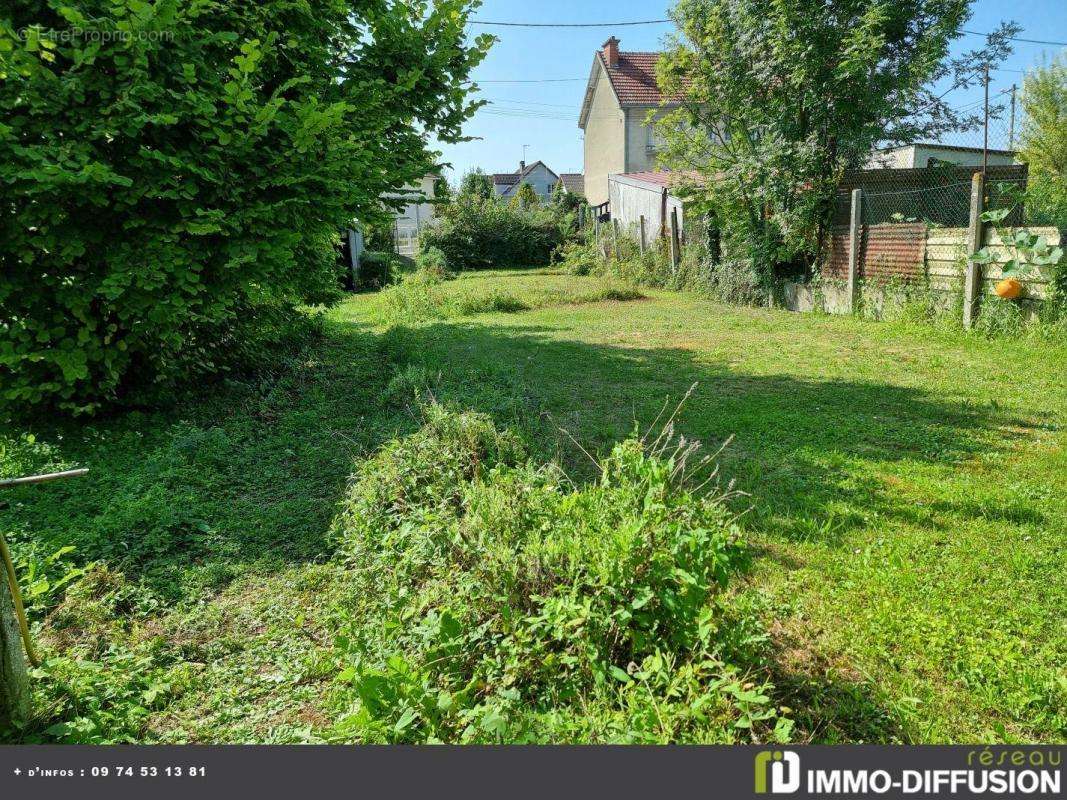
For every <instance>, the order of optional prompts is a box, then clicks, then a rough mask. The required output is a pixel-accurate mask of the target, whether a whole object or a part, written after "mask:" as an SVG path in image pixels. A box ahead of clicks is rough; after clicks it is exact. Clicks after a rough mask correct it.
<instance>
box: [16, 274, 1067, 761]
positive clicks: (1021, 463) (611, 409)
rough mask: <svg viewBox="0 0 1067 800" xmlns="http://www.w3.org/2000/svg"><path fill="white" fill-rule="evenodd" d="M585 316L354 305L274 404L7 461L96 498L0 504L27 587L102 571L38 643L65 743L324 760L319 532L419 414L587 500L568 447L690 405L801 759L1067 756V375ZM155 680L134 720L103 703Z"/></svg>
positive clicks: (634, 317)
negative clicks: (945, 753)
mask: <svg viewBox="0 0 1067 800" xmlns="http://www.w3.org/2000/svg"><path fill="white" fill-rule="evenodd" d="M593 287H594V279H592V278H573V277H569V276H561V275H531V274H522V273H495V274H488V275H476V276H463V277H462V278H460V279H459V280H457V281H454V282H451V283H450V284H449V291H455V292H474V293H477V292H487V291H495V290H498V289H499V290H501V291H506V292H508V293H509V294H512V295H514V296H517V297H520V298H527V305H529V306H531V307H534V308H535V310H532V311H527V312H523V313H515V314H493V315H483V316H475V317H470V318H463V319H458V320H449V321H437V322H428V323H423V324H416V323H409V324H405V325H402V326H396V327H393V328H392V329H391V330H386V328H385V326H384V325H383V324H382V318H381V312H382V308H381V303H380V298H379V297H378V296H376V295H365V296H357V297H353V298H351V299H349V300H348V301H347V302H346V303H345V304H344V305H342V306H341V307H340V308H338V309H336V310H335V311H333V312H331V315H330V318H331V320H330V324H329V326H328V334H327V336H326V337H325V338H324V339H323V341H322V342H321V343H319V344H318V345H316V346H315V347H314V348H313V350H312V351H311V352H310V353H308V354H307V355H306V357H304V358H303V359H301V360H299V361H298V362H296V363H293V364H291V365H290V366H289V367H288V368H287V369H285V370H284V371H282V372H280V373H279V374H278V375H276V376H275V377H274V378H272V379H270V380H266V381H264V382H263V383H262V384H258V385H250V386H240V385H239V386H231V387H229V388H226V389H223V390H218V391H213V392H212V393H210V394H209V395H208V396H207V397H205V398H201V399H198V400H196V401H192V400H189V401H183V402H182V403H181V404H180V405H179V408H178V410H177V413H176V412H175V410H174V409H171V410H167V411H159V412H153V413H134V414H124V415H122V416H120V417H117V418H114V419H111V420H106V421H99V422H94V423H93V424H92V425H91V426H83V427H77V426H70V425H67V426H60V427H55V426H52V427H39V428H38V429H36V430H34V431H32V433H33V434H34V440H33V441H32V442H31V441H30V440H29V439H28V438H27V436H26V434H27V432H25V431H9V432H6V434H5V436H4V439H3V450H0V472H2V473H3V474H5V475H6V474H14V473H16V472H19V471H25V470H28V469H31V468H42V467H47V466H55V465H65V464H72V463H78V464H84V465H86V466H89V467H90V468H91V469H92V470H93V475H92V477H91V478H90V479H88V480H87V481H86V482H84V483H83V484H79V485H77V486H75V485H74V484H66V485H55V486H49V487H36V488H35V489H25V490H19V491H18V492H12V493H9V494H8V495H7V496H6V500H7V501H8V505H7V506H6V507H2V508H0V525H3V528H4V530H5V531H9V532H11V533H12V534H13V538H14V539H15V541H16V546H17V548H18V549H19V551H20V552H21V553H22V554H23V559H24V560H27V561H34V562H35V563H37V562H38V561H42V559H43V556H45V555H47V554H48V553H49V552H51V551H52V550H53V549H55V548H57V547H58V546H60V545H68V544H69V545H73V546H74V547H75V548H76V550H75V552H74V553H73V554H69V555H67V556H64V559H68V560H71V559H72V560H74V561H75V562H76V563H81V562H84V561H88V560H100V561H103V562H104V563H106V564H110V565H111V566H112V568H113V573H112V574H110V575H108V576H105V577H99V576H98V577H97V579H96V580H97V586H96V589H85V590H84V591H86V592H88V595H87V596H86V597H82V598H78V599H76V600H75V601H72V600H70V599H68V601H67V602H66V603H63V604H61V605H60V606H59V608H58V609H57V610H56V611H54V612H52V614H51V616H50V617H49V618H48V620H47V621H46V622H44V623H43V625H39V635H41V636H42V637H43V638H44V641H45V644H46V649H49V650H50V651H51V652H53V653H60V652H64V651H65V650H66V651H70V652H77V653H78V654H80V655H81V656H83V658H82V660H83V661H87V662H88V663H91V664H95V665H98V667H93V668H92V669H90V668H85V667H77V666H72V665H70V664H67V663H66V662H65V661H62V660H60V661H62V663H60V662H59V661H57V663H56V665H55V666H53V667H52V668H51V671H50V672H48V673H47V674H46V675H43V676H42V677H41V679H40V686H41V687H42V688H41V689H40V692H41V698H40V701H41V703H42V705H45V706H47V708H48V713H49V714H51V715H53V716H54V717H56V718H61V719H68V720H69V719H75V720H78V719H89V720H101V719H108V720H110V723H109V724H111V725H112V728H113V730H117V731H119V732H120V733H119V738H122V737H123V736H125V737H127V738H140V739H146V738H147V739H150V740H158V741H188V740H195V741H303V740H316V739H318V738H319V737H321V736H322V735H324V732H328V731H329V730H330V725H331V722H332V721H333V720H334V719H335V718H336V717H337V715H338V714H340V713H341V712H342V711H343V710H344V707H345V703H346V702H348V700H347V699H346V695H345V692H344V690H343V687H341V686H339V685H338V684H337V681H336V675H337V671H338V669H337V664H336V663H335V662H334V661H333V660H332V657H331V645H332V640H333V637H334V636H336V635H338V633H339V632H343V628H344V618H345V608H346V603H347V601H346V581H345V576H344V573H343V571H342V570H339V569H338V568H337V567H335V566H334V565H333V564H332V563H331V562H330V553H331V543H330V539H329V535H328V528H329V523H330V519H331V518H332V515H333V513H334V510H335V504H336V501H337V499H338V498H339V496H340V493H341V491H342V490H343V487H344V484H345V480H346V477H347V475H348V474H350V473H351V472H352V470H353V465H354V464H355V463H356V461H357V460H358V459H360V458H362V457H365V456H366V455H367V454H368V453H371V452H373V451H374V450H375V449H376V448H377V447H378V446H379V445H380V444H381V443H382V442H384V441H386V440H387V439H388V438H390V437H391V436H393V435H395V434H397V433H398V432H403V431H407V430H411V429H412V428H413V427H414V425H415V424H416V423H415V420H414V419H413V418H412V416H411V415H410V413H409V411H408V410H407V408H406V407H405V404H404V403H403V402H402V400H403V397H405V396H406V395H405V393H404V390H405V388H406V387H409V385H410V384H411V383H413V382H414V383H418V384H429V385H430V386H431V387H432V390H433V391H434V393H435V395H436V396H438V397H439V398H440V399H442V400H444V401H445V402H448V403H451V404H455V405H456V406H460V407H464V408H473V409H477V410H480V411H485V412H488V413H490V414H492V415H493V416H494V418H496V420H497V422H498V423H500V424H503V425H512V426H515V427H517V428H520V429H522V430H524V431H526V432H527V434H528V435H529V437H530V438H531V440H532V442H533V443H534V447H535V450H536V451H537V452H538V454H539V455H540V456H542V457H544V458H550V457H557V456H558V457H560V458H561V459H562V460H563V461H564V463H565V464H567V465H568V469H569V470H571V471H572V473H574V474H576V475H588V474H590V472H591V467H590V466H589V465H588V463H587V462H586V461H585V457H584V455H582V454H581V453H580V452H579V451H578V450H577V448H576V447H575V446H574V445H573V444H572V443H571V441H570V439H569V436H568V435H565V434H563V433H562V432H561V430H560V429H561V428H562V429H566V430H567V431H568V432H569V434H570V435H573V436H574V437H575V438H576V439H578V440H579V441H581V442H582V443H583V444H584V445H585V446H586V447H587V449H589V450H590V451H591V452H593V453H594V454H596V453H598V452H604V451H605V450H606V449H607V448H608V447H609V446H610V444H611V443H612V442H613V441H615V440H616V439H618V438H621V437H623V436H625V435H626V434H627V433H629V432H630V430H631V429H632V428H633V426H634V424H635V421H636V422H645V423H648V422H650V421H651V420H652V419H653V418H655V417H656V415H657V414H658V413H659V411H660V409H661V407H662V406H663V403H664V398H665V397H666V396H668V395H669V396H671V397H674V398H679V397H681V396H682V395H683V394H684V393H685V392H686V391H687V389H688V388H689V387H690V386H691V385H692V384H694V383H696V384H697V389H696V390H695V392H694V394H693V396H692V397H691V399H690V401H689V402H688V404H687V405H686V407H685V408H684V409H683V411H682V413H681V415H680V418H679V426H680V429H681V430H682V432H684V433H685V434H686V435H687V436H691V437H694V438H698V439H701V440H702V441H704V442H705V443H706V444H707V445H708V446H712V447H717V446H718V445H719V444H720V443H722V442H723V441H725V439H726V438H727V437H728V436H731V435H732V436H734V440H733V443H732V444H731V446H730V447H729V448H728V450H727V452H726V454H725V461H724V471H725V472H726V474H727V475H729V476H732V477H734V478H735V479H736V480H737V482H738V485H739V486H740V488H742V489H743V490H745V491H746V492H748V493H749V494H750V498H749V502H750V503H751V505H752V511H751V512H750V513H749V514H748V515H747V516H746V518H745V520H746V522H745V524H746V526H747V528H748V530H749V531H750V533H751V536H752V538H753V542H754V546H755V548H756V551H757V558H756V559H755V561H754V567H753V570H752V572H751V573H750V574H749V575H747V576H746V577H745V579H744V581H743V585H742V586H741V587H740V589H739V602H741V603H743V604H746V605H747V606H748V607H750V608H751V609H752V610H753V612H754V613H755V614H757V615H758V616H759V617H760V618H761V619H762V620H763V621H764V625H765V629H766V634H765V635H764V634H760V633H759V632H758V631H754V637H755V640H754V641H753V642H751V646H752V648H753V649H756V650H759V651H760V652H762V653H763V654H764V656H765V658H766V659H767V660H768V663H769V665H770V666H769V669H770V671H771V673H772V675H773V679H774V681H775V683H776V685H777V686H778V687H779V688H778V691H779V693H780V698H779V699H780V701H781V702H783V703H786V704H787V705H789V706H790V707H791V708H793V709H794V715H795V717H796V719H797V721H798V735H799V736H801V737H802V738H806V739H811V740H816V741H830V742H833V741H860V740H863V741H870V740H878V741H949V740H953V741H974V740H1014V739H1018V740H1025V741H1032V740H1040V741H1062V740H1063V739H1064V738H1065V736H1067V731H1065V724H1067V715H1065V711H1064V709H1065V707H1067V676H1065V673H1064V667H1063V664H1064V663H1067V629H1065V618H1064V614H1063V609H1064V608H1067V581H1065V579H1064V573H1063V568H1062V567H1063V561H1064V546H1065V544H1067V452H1065V445H1067V435H1065V433H1064V431H1065V426H1067V347H1065V346H1064V345H1062V344H1059V345H1051V344H1049V343H1038V342H1003V341H989V340H985V339H981V338H978V337H969V336H963V335H960V334H953V333H945V332H937V331H933V330H931V329H916V328H912V329H907V328H904V327H901V326H897V325H893V324H888V323H872V322H867V321H862V320H857V319H850V318H837V317H827V316H821V315H797V314H790V313H787V312H782V311H776V310H767V309H747V308H733V307H724V306H719V305H716V304H713V303H710V302H709V301H707V300H704V299H701V298H698V297H695V296H691V295H684V294H674V293H655V292H650V293H648V294H649V297H648V298H647V299H642V300H634V301H629V302H605V303H588V302H585V303H577V302H571V301H570V300H569V298H571V299H574V298H579V299H580V298H582V297H586V296H589V295H590V292H591V289H592V288H593ZM545 298H548V299H547V300H546V299H545ZM549 301H551V302H549ZM546 303H547V305H546ZM538 306H541V307H538ZM383 360H384V361H385V362H386V363H385V364H384V366H383ZM397 371H399V373H400V376H401V377H400V378H398V379H393V376H394V373H396V372H397ZM391 380H392V385H390V381H391ZM31 542H36V543H37V544H36V545H32V544H31ZM119 573H121V575H119ZM116 582H118V583H120V584H122V585H123V586H124V587H125V588H121V590H116V588H115V583H116ZM116 597H118V598H119V599H116ZM94 604H96V605H94ZM101 604H105V605H106V604H111V605H109V606H107V607H106V608H100V609H98V608H97V606H99V605H101ZM90 612H91V613H90ZM97 612H99V613H97ZM94 614H96V616H93V615H94ZM75 624H76V625H77V626H79V627H78V629H77V630H74V631H72V630H71V626H73V625H75ZM65 626H66V627H65ZM90 640H92V641H94V642H95V644H91V641H90ZM105 642H106V643H109V644H110V647H111V654H110V655H109V654H108V651H107V647H104V645H103V643H105ZM93 659H95V660H93ZM138 659H145V661H144V662H143V663H144V665H145V666H143V668H139V669H141V672H143V673H144V674H143V675H142V674H141V672H138V671H137V669H134V670H133V672H134V674H135V675H137V676H138V679H137V681H135V682H133V683H130V681H127V684H128V685H127V684H124V686H125V687H126V688H124V689H123V692H126V694H122V695H121V696H117V697H112V698H110V699H109V698H108V697H106V696H104V697H101V695H106V692H107V691H108V690H109V687H111V686H112V684H113V683H114V682H115V681H117V680H119V675H120V673H121V674H126V675H128V674H129V673H130V670H131V667H130V664H131V663H134V664H136V663H141V662H139V661H138ZM94 670H95V671H94ZM146 697H147V698H149V699H148V700H146ZM71 698H74V699H73V700H72V699H71ZM134 705H136V706H138V707H139V708H140V709H141V710H137V709H132V710H131V708H130V707H131V706H134ZM108 715H111V716H110V717H109V716H108ZM62 724H68V723H61V725H62ZM81 724H82V725H83V727H84V726H85V725H89V724H90V723H88V722H86V723H81ZM92 724H97V725H101V724H102V723H99V722H97V723H92ZM79 735H82V736H83V738H85V737H88V738H91V736H90V735H89V734H79V733H78V731H77V730H76V729H75V728H74V727H71V726H70V725H69V724H68V727H67V728H60V729H57V730H56V731H53V733H51V734H49V735H47V736H45V738H49V737H51V738H60V739H66V740H77V739H78V736H79Z"/></svg>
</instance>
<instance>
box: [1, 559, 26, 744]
mask: <svg viewBox="0 0 1067 800" xmlns="http://www.w3.org/2000/svg"><path fill="white" fill-rule="evenodd" d="M29 717H30V677H29V674H28V673H27V672H26V661H25V659H24V658H23V656H22V639H21V638H20V634H19V624H18V621H17V619H16V617H15V608H14V605H13V604H12V602H11V586H10V584H9V583H8V574H7V569H6V568H5V565H4V563H3V560H2V559H0V730H6V729H10V728H11V727H12V726H13V725H14V724H15V723H19V722H25V721H26V720H28V719H29Z"/></svg>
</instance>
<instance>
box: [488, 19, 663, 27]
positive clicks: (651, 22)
mask: <svg viewBox="0 0 1067 800" xmlns="http://www.w3.org/2000/svg"><path fill="white" fill-rule="evenodd" d="M672 21H673V20H669V19H645V20H637V21H634V22H492V21H490V20H485V19H472V20H471V24H472V25H492V26H494V27H499V28H627V27H632V26H634V25H662V24H664V23H666V22H672Z"/></svg>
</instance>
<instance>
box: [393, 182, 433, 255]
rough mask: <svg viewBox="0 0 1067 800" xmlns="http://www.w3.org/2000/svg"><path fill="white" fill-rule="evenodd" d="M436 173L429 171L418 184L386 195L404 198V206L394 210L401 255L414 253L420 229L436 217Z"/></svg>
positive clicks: (395, 228)
mask: <svg viewBox="0 0 1067 800" xmlns="http://www.w3.org/2000/svg"><path fill="white" fill-rule="evenodd" d="M438 177H439V176H438V175H437V174H436V173H433V172H431V173H427V174H426V175H423V176H422V180H420V181H419V182H418V183H417V184H411V185H409V186H405V187H404V188H403V189H401V190H400V191H398V192H391V193H389V194H386V195H384V197H385V198H387V199H390V200H403V201H405V202H404V204H403V206H401V208H400V209H399V210H398V211H394V212H393V233H394V236H395V238H396V246H397V252H398V253H400V254H401V255H408V256H410V255H414V254H415V250H416V248H417V244H418V239H419V231H421V230H422V229H423V228H424V227H425V226H426V224H427V223H429V222H431V221H433V218H434V205H433V198H434V183H435V182H436V181H437V179H438Z"/></svg>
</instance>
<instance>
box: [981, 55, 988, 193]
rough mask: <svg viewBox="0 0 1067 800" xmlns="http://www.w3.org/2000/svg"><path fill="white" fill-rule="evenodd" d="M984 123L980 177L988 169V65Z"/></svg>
mask: <svg viewBox="0 0 1067 800" xmlns="http://www.w3.org/2000/svg"><path fill="white" fill-rule="evenodd" d="M982 83H984V84H985V123H984V125H983V126H982V177H983V178H984V177H985V173H986V169H987V168H988V167H989V65H988V64H986V65H985V78H984V79H983V81H982Z"/></svg>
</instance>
